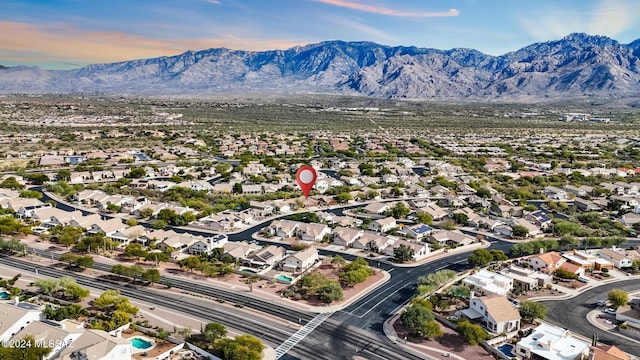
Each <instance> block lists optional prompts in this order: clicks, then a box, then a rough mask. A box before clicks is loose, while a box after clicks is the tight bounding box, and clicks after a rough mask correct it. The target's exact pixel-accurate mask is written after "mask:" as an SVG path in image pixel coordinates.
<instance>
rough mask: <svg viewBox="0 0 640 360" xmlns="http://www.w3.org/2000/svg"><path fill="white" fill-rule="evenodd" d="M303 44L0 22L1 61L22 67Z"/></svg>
mask: <svg viewBox="0 0 640 360" xmlns="http://www.w3.org/2000/svg"><path fill="white" fill-rule="evenodd" d="M303 44H304V42H302V41H296V40H286V39H285V40H262V39H251V38H240V37H236V36H233V35H231V34H230V35H227V36H225V37H223V38H195V39H168V40H164V39H163V40H159V39H153V38H148V37H144V36H140V35H135V34H131V33H127V32H121V31H89V30H83V29H78V28H76V27H73V26H70V25H67V24H46V25H34V24H28V23H18V22H10V21H0V49H2V52H3V54H2V59H4V60H13V61H20V62H23V63H50V62H57V63H64V62H69V63H84V64H87V63H104V62H115V61H125V60H131V59H141V58H150V57H158V56H165V55H167V56H169V55H176V54H180V53H182V52H184V51H186V50H200V49H207V48H212V47H226V48H231V49H244V50H270V49H287V48H290V47H293V46H296V45H303Z"/></svg>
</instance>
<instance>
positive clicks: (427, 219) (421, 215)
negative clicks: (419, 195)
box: [416, 211, 433, 225]
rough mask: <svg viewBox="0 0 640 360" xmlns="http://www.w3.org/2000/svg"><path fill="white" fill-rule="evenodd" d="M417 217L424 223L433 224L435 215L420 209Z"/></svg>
mask: <svg viewBox="0 0 640 360" xmlns="http://www.w3.org/2000/svg"><path fill="white" fill-rule="evenodd" d="M416 218H417V219H418V221H419V222H421V223H423V224H427V225H431V224H432V223H433V217H432V216H431V215H429V213H427V212H424V211H418V212H417V213H416Z"/></svg>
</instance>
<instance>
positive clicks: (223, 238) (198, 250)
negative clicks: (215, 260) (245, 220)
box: [189, 234, 229, 255]
mask: <svg viewBox="0 0 640 360" xmlns="http://www.w3.org/2000/svg"><path fill="white" fill-rule="evenodd" d="M227 241H229V237H228V236H227V235H223V234H218V235H215V236H211V237H208V238H204V239H199V240H197V241H196V242H194V243H193V244H191V245H190V246H189V254H191V255H201V254H211V252H212V251H213V249H215V248H221V247H223V246H224V244H226V243H227Z"/></svg>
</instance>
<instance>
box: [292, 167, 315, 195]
mask: <svg viewBox="0 0 640 360" xmlns="http://www.w3.org/2000/svg"><path fill="white" fill-rule="evenodd" d="M316 177H317V175H316V170H315V169H314V168H313V167H311V166H309V165H304V166H301V167H300V168H299V169H298V171H297V172H296V181H297V182H298V185H300V189H302V193H303V194H304V197H305V198H308V197H309V193H310V192H311V188H312V187H313V184H315V183H316Z"/></svg>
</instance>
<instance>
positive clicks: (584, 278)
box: [578, 276, 589, 284]
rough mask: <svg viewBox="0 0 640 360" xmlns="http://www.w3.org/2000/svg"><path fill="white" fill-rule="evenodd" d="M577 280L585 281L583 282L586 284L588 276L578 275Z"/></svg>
mask: <svg viewBox="0 0 640 360" xmlns="http://www.w3.org/2000/svg"><path fill="white" fill-rule="evenodd" d="M578 281H580V282H583V283H585V284H586V283H588V282H589V279H588V278H586V277H582V276H580V277H578Z"/></svg>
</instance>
